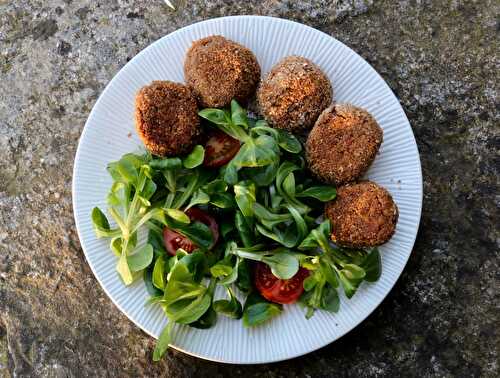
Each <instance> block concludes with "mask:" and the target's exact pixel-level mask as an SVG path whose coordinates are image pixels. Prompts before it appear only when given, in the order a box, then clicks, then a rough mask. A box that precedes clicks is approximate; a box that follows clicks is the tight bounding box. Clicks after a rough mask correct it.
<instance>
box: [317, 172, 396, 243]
mask: <svg viewBox="0 0 500 378" xmlns="http://www.w3.org/2000/svg"><path fill="white" fill-rule="evenodd" d="M325 216H326V217H328V219H330V222H331V224H332V235H331V238H332V241H333V242H334V243H337V244H338V245H341V246H345V247H352V248H362V247H374V246H377V245H380V244H384V243H385V242H387V241H388V240H389V239H390V238H391V236H392V235H393V234H394V231H395V229H396V223H397V221H398V208H397V206H396V204H395V203H394V201H393V199H392V197H391V195H390V194H389V192H388V191H387V190H385V189H384V188H382V187H381V186H379V185H377V184H375V183H374V182H371V181H363V182H360V183H358V184H348V185H344V186H342V187H340V188H338V190H337V197H336V198H335V199H334V200H333V201H330V202H328V203H327V204H326V206H325Z"/></svg>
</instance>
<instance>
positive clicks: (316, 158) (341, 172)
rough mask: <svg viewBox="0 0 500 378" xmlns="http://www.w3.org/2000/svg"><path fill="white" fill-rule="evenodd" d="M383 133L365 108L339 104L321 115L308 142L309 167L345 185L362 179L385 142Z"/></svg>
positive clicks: (326, 179) (325, 179) (317, 173)
mask: <svg viewBox="0 0 500 378" xmlns="http://www.w3.org/2000/svg"><path fill="white" fill-rule="evenodd" d="M382 139H383V132H382V129H381V128H380V126H379V125H378V123H377V121H375V119H374V118H373V117H372V116H371V114H370V113H368V112H367V111H366V110H364V109H361V108H358V107H355V106H353V105H350V104H336V105H332V106H330V107H329V108H327V109H325V111H323V113H322V114H321V115H320V117H319V118H318V120H317V121H316V124H315V125H314V127H313V129H312V130H311V132H310V133H309V136H308V138H307V141H306V160H307V164H308V167H309V170H310V171H311V172H312V173H313V175H314V176H316V177H317V178H318V179H319V180H321V181H324V182H326V183H329V184H333V185H343V184H346V183H348V182H351V181H355V180H357V179H358V178H360V177H361V176H362V175H363V174H364V173H365V172H366V171H367V170H368V168H369V166H370V165H371V163H372V162H373V160H374V159H375V156H376V154H377V151H378V150H379V148H380V145H381V144H382Z"/></svg>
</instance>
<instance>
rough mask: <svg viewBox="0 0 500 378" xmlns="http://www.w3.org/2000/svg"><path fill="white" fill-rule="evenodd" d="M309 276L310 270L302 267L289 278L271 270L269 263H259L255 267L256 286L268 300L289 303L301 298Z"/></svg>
mask: <svg viewBox="0 0 500 378" xmlns="http://www.w3.org/2000/svg"><path fill="white" fill-rule="evenodd" d="M308 276H309V271H308V270H307V269H304V268H300V269H299V271H298V272H297V273H296V274H295V276H293V277H292V278H290V279H288V280H282V279H279V278H278V277H276V276H275V275H274V274H273V273H272V272H271V268H269V266H268V265H266V264H264V263H257V267H256V269H255V286H256V287H257V290H259V292H260V294H261V295H262V296H263V297H264V298H266V299H267V300H268V301H271V302H275V303H281V304H289V303H294V302H296V301H297V299H299V297H300V295H301V294H302V292H303V291H304V286H303V283H304V280H305V279H306V278H307V277H308Z"/></svg>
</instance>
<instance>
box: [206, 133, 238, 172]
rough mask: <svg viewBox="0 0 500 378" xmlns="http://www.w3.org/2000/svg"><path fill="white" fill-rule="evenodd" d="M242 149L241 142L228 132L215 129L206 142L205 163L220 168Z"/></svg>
mask: <svg viewBox="0 0 500 378" xmlns="http://www.w3.org/2000/svg"><path fill="white" fill-rule="evenodd" d="M239 150H240V142H239V140H237V139H234V138H233V137H231V136H229V135H227V134H226V133H224V132H222V131H220V130H217V129H214V130H212V131H211V132H210V134H209V136H208V141H207V143H206V144H205V159H204V160H203V165H204V166H205V167H207V168H218V167H222V166H223V165H225V164H227V163H229V162H230V161H231V159H232V158H233V157H234V156H235V155H236V154H237V153H238V151H239Z"/></svg>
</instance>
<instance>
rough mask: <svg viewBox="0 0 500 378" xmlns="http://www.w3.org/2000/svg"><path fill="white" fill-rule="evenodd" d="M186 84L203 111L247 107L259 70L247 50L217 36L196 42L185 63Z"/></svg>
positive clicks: (257, 64) (253, 91)
mask: <svg viewBox="0 0 500 378" xmlns="http://www.w3.org/2000/svg"><path fill="white" fill-rule="evenodd" d="M184 76H185V78H186V83H187V84H188V85H189V87H190V88H191V89H192V90H193V92H194V93H195V95H196V97H197V98H198V101H199V103H200V105H201V106H203V107H213V108H221V107H224V106H227V105H229V104H230V103H231V100H232V99H233V98H234V99H236V100H237V101H238V102H240V103H246V102H247V101H248V100H249V99H250V97H252V96H253V95H254V93H255V90H256V88H257V85H258V84H259V80H260V66H259V63H258V62H257V58H256V57H255V55H254V54H253V53H252V52H251V51H250V50H249V49H247V48H246V47H244V46H242V45H240V44H238V43H236V42H233V41H230V40H229V39H226V38H224V37H222V36H220V35H214V36H210V37H206V38H203V39H200V40H198V41H195V42H194V43H193V44H192V46H191V48H190V49H189V50H188V52H187V54H186V60H185V62H184Z"/></svg>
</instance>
